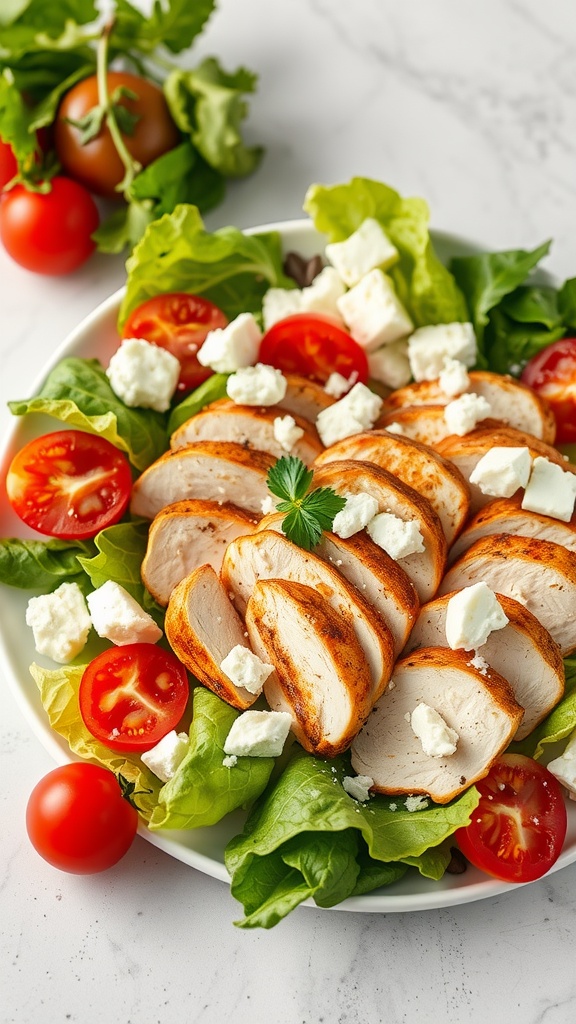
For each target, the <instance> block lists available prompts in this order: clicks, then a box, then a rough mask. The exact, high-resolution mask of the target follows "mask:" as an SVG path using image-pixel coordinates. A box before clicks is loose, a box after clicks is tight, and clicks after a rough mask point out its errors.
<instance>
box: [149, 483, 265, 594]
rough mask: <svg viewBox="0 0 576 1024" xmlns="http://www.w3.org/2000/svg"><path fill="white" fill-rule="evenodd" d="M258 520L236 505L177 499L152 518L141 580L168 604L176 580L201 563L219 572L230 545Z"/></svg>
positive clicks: (256, 523) (249, 530)
mask: <svg viewBox="0 0 576 1024" xmlns="http://www.w3.org/2000/svg"><path fill="white" fill-rule="evenodd" d="M257 525H258V519H257V518H255V517H254V516H253V515H251V514H250V513H249V512H245V511H244V510H243V509H241V508H238V507H237V506H236V505H231V504H226V505H219V504H218V503H217V502H215V501H195V500H194V499H190V500H188V501H176V502H174V504H173V505H167V506H166V508H163V509H162V511H161V512H159V513H158V515H157V516H155V518H154V519H153V521H152V525H151V527H150V532H149V534H148V545H147V548H146V554H145V556H144V560H143V562H142V570H141V572H142V579H143V581H144V584H145V586H146V587H147V588H148V590H149V591H150V593H151V594H152V596H153V597H154V598H155V599H156V601H158V604H161V605H167V604H168V600H169V598H170V594H171V593H172V591H173V590H174V587H175V586H176V584H177V583H180V580H183V579H184V577H185V576H188V574H189V573H191V572H192V571H193V570H194V569H198V568H199V567H200V566H201V565H206V564H208V565H211V566H212V568H213V569H215V570H216V572H220V567H221V565H222V558H223V557H224V551H225V550H226V546H227V544H229V543H230V541H231V540H234V539H235V538H236V537H241V536H242V534H244V533H252V532H253V531H254V530H255V529H256V526H257Z"/></svg>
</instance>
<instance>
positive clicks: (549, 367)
mask: <svg viewBox="0 0 576 1024" xmlns="http://www.w3.org/2000/svg"><path fill="white" fill-rule="evenodd" d="M522 381H523V383H524V384H528V386H529V387H531V388H532V389H533V390H534V391H536V392H537V394H539V395H541V396H542V398H545V399H546V401H547V402H549V403H550V406H551V408H552V412H553V413H554V416H555V419H556V425H557V433H556V441H557V443H558V444H571V443H573V442H575V441H576V338H561V339H560V341H555V342H553V344H552V345H548V347H547V348H544V349H542V351H541V352H538V353H537V355H535V356H533V358H532V359H531V360H530V362H529V363H528V364H527V365H526V367H525V368H524V372H523V373H522Z"/></svg>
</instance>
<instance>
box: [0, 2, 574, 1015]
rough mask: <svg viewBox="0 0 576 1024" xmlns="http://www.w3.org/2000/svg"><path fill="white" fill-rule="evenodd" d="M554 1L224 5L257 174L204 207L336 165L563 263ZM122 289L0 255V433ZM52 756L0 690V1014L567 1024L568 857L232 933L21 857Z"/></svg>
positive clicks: (567, 140) (97, 879) (129, 882)
mask: <svg viewBox="0 0 576 1024" xmlns="http://www.w3.org/2000/svg"><path fill="white" fill-rule="evenodd" d="M575 49H576V10H575V9H574V5H573V0H548V2H547V3H546V4H543V3H542V2H541V0H482V3H478V2H473V0H404V2H403V3H398V2H397V0H355V2H354V3H346V2H344V0H291V3H290V4H284V5H283V6H280V5H277V4H272V3H270V0H220V5H219V11H218V13H217V14H216V15H215V16H214V17H213V19H212V21H211V23H210V26H209V28H208V30H207V31H206V33H205V35H204V37H203V38H202V40H201V41H200V42H199V43H198V45H197V47H196V53H197V55H198V56H200V55H201V54H204V53H210V52H214V53H216V54H217V55H219V56H220V57H221V58H223V60H224V61H225V63H227V64H228V66H230V67H231V68H232V67H235V66H236V65H238V64H246V65H247V66H249V67H252V68H255V69H257V70H258V71H259V73H260V76H261V81H260V88H259V92H258V96H257V97H256V98H255V99H254V101H253V103H252V117H251V120H250V135H251V137H252V139H253V140H254V141H261V142H263V143H264V144H265V146H266V147H267V156H266V160H265V162H264V164H263V165H262V168H261V170H260V171H259V172H258V175H257V176H255V177H253V178H252V179H249V180H247V181H246V182H243V183H242V184H239V185H238V186H236V187H235V188H233V189H231V190H230V193H229V196H228V198H227V200H226V202H225V204H224V206H222V207H220V208H219V209H218V210H217V211H215V212H214V213H213V214H212V215H211V216H210V217H209V218H208V221H209V225H210V226H211V227H216V226H219V225H221V224H223V223H236V224H238V225H240V226H247V225H249V224H254V223H262V222H265V221H268V220H277V219H283V218H286V217H292V216H298V215H299V213H300V208H301V202H302V199H303V196H304V193H305V190H306V187H307V186H308V184H309V183H310V182H312V181H322V182H325V183H328V182H337V181H343V180H345V179H347V178H348V177H350V176H351V175H353V174H363V175H369V176H373V177H376V178H379V179H381V180H385V181H388V182H389V183H390V184H392V185H394V186H396V187H397V188H399V189H400V190H401V191H403V192H405V193H413V194H421V195H424V196H426V197H427V198H428V199H429V201H430V204H431V207H432V211H433V223H434V225H435V226H437V227H441V228H444V229H448V230H451V231H457V232H461V233H463V234H466V235H469V236H472V237H477V238H479V239H480V240H482V241H484V242H486V243H487V244H489V245H491V246H492V247H498V246H516V245H524V244H525V245H527V246H531V245H535V244H536V243H539V242H541V241H542V240H543V239H544V238H547V237H553V238H554V240H555V241H554V247H553V250H552V255H551V257H550V259H549V261H548V266H549V269H550V270H551V271H552V272H554V273H556V274H558V275H559V276H569V275H573V274H575V273H576V252H575V251H574V244H573V240H574V237H575V236H576V142H575V139H576V63H575V61H574V51H575ZM122 280H123V271H122V262H121V260H120V259H111V258H109V257H107V258H105V257H100V258H95V259H94V260H92V261H91V262H90V264H89V265H88V266H87V267H85V268H84V269H83V270H81V271H80V272H79V273H77V274H76V275H74V276H72V277H68V278H61V279H43V278H41V277H36V276H33V275H30V274H28V273H26V272H24V271H23V270H20V269H19V268H17V267H15V266H14V265H13V264H11V263H10V262H9V260H8V259H7V258H6V257H5V255H4V254H3V253H1V252H0V296H1V306H0V308H1V310H2V319H1V326H0V359H1V367H2V369H1V371H0V398H1V400H2V401H1V409H0V428H1V429H2V430H4V429H5V428H6V425H7V422H8V414H7V413H6V412H5V401H6V400H7V399H8V398H16V397H22V396H23V395H25V394H27V393H28V391H29V388H30V380H31V376H32V375H35V374H36V372H37V370H38V369H39V368H40V366H41V365H42V363H43V361H44V360H45V358H46V357H47V355H48V354H49V353H51V352H52V351H53V350H54V348H55V347H56V346H57V345H58V344H59V342H60V341H61V340H62V338H63V337H64V336H65V335H66V333H67V332H68V331H69V330H70V328H72V327H73V326H74V325H75V324H76V323H77V322H78V320H79V319H80V318H81V317H82V316H83V315H84V314H85V313H87V312H88V311H89V310H90V309H92V308H93V306H94V305H96V304H97V303H98V302H99V301H100V300H101V299H102V298H104V297H105V296H106V295H108V294H109V293H110V292H112V291H113V290H115V289H116V288H117V287H118V286H119V285H120V284H121V283H122ZM51 767H52V762H51V760H50V758H49V756H48V755H47V753H46V752H45V751H44V750H43V749H42V748H41V746H40V745H39V743H38V741H37V739H36V738H35V737H34V736H33V735H32V733H31V730H30V728H29V726H28V724H27V722H26V721H25V720H24V719H23V718H22V716H21V713H20V711H19V710H18V709H17V707H16V705H15V703H14V701H13V699H12V697H11V695H10V694H8V693H7V692H6V691H5V688H3V689H2V690H1V691H0V774H1V778H2V780H3V785H2V789H1V793H0V807H1V813H0V822H1V829H2V839H1V842H0V1024H12V1022H17V1024H56V1022H58V1024H61V1022H62V1024H64V1022H67V1021H71V1022H77V1024H78V1022H81V1024H92V1022H96V1021H100V1020H102V1021H106V1022H108V1021H114V1022H115V1024H156V1022H159V1024H172V1022H178V1024H179V1022H180V1021H183V1020H185V1021H186V1022H187V1024H221V1022H222V1021H224V1020H227V1019H232V1018H233V1019H234V1022H235V1024H244V1022H248V1021H260V1020H266V1021H270V1022H273V1024H323V1022H325V1021H326V1022H327V1021H331V1022H332V1024H372V1022H380V1021H386V1022H387V1024H396V1022H398V1024H400V1022H402V1024H404V1022H407V1024H412V1022H414V1024H416V1022H418V1024H439V1022H440V1021H458V1022H462V1021H469V1022H471V1024H480V1022H482V1024H484V1022H485V1021H486V1020H491V1021H493V1022H494V1024H501V1022H504V1021H506V1022H512V1024H515V1022H520V1021H521V1022H522V1024H568V1022H572V1021H574V1019H576V975H575V973H574V952H573V950H574V940H575V937H576V925H575V920H576V916H575V912H576V866H572V867H569V868H567V869H565V870H564V871H561V872H559V873H558V874H555V875H553V876H551V877H550V878H548V879H545V880H543V881H541V882H538V883H536V884H534V885H532V886H529V887H525V888H522V889H519V890H517V891H515V892H513V893H512V894H507V895H506V896H501V897H496V898H494V899H492V900H487V901H484V902H482V903H476V904H470V905H466V906H462V907H457V908H455V909H451V910H439V911H429V912H426V913H414V914H410V915H386V916H378V915H359V914H348V913H343V912H326V911H319V910H315V909H305V908H303V909H300V910H298V911H296V912H295V913H294V914H293V915H292V916H291V918H290V919H288V920H287V921H285V922H284V923H283V924H281V925H280V926H279V927H278V928H276V929H275V930H274V931H272V932H270V933H244V932H241V931H239V930H237V929H235V928H234V927H233V925H232V922H233V920H234V918H235V916H237V907H236V905H235V904H234V902H233V900H232V899H231V897H230V895H229V893H228V890H227V888H226V886H225V885H224V884H222V883H220V882H217V881H214V880H212V879H211V878H207V877H205V876H203V875H201V874H199V873H197V872H196V871H194V870H193V869H191V868H188V867H185V866H184V865H182V864H180V863H178V862H175V861H172V860H171V859H170V858H169V857H167V856H166V855H164V854H162V853H159V852H158V851H157V850H155V849H154V848H153V847H152V846H150V845H149V844H147V843H146V842H145V841H143V840H142V839H138V840H137V841H136V842H135V844H134V846H133V848H132V849H131V851H130V852H129V854H128V855H127V857H126V858H125V859H124V860H123V861H122V862H121V863H120V864H119V865H118V866H117V867H116V868H115V869H113V870H112V871H110V872H108V873H105V874H104V875H101V876H92V877H88V878H77V877H74V876H67V875H63V874H60V873H58V872H56V871H54V870H53V869H51V868H50V867H48V866H47V865H45V864H44V863H43V862H42V861H41V860H40V859H39V858H38V857H37V856H36V854H35V853H34V851H33V850H32V849H31V848H30V846H29V844H28V841H27V839H26V836H25V831H24V807H25V803H26V799H27V796H28V793H29V791H30V789H31V788H32V786H33V785H34V783H35V782H36V781H37V780H38V779H39V778H40V777H41V776H42V775H43V774H44V773H45V772H46V771H48V770H49V769H50V768H51Z"/></svg>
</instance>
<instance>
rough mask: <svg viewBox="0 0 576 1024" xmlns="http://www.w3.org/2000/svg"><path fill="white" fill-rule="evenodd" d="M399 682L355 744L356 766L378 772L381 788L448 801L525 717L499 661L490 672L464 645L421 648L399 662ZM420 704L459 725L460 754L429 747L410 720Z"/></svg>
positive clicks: (486, 765)
mask: <svg viewBox="0 0 576 1024" xmlns="http://www.w3.org/2000/svg"><path fill="white" fill-rule="evenodd" d="M393 683H394V685H392V683H391V684H390V685H389V686H388V688H387V689H386V692H385V693H384V694H383V695H382V697H381V698H380V700H379V701H378V703H377V704H376V706H375V708H374V710H373V711H372V713H371V715H370V717H369V718H368V721H367V722H366V725H365V726H364V728H363V729H362V730H361V731H360V732H359V733H358V735H357V737H356V739H355V740H354V742H353V744H352V765H353V767H354V770H355V771H356V772H357V773H358V774H359V775H368V776H370V778H372V779H374V786H373V787H372V788H373V789H375V790H376V791H377V792H379V793H390V794H399V795H400V794H401V795H412V794H420V793H422V794H426V795H427V796H429V797H430V798H431V799H432V800H433V801H434V802H435V803H439V804H446V803H448V802H449V801H450V800H453V799H454V797H456V796H458V794H459V793H462V792H463V790H465V789H467V788H468V787H469V786H471V785H472V784H473V783H474V782H476V781H477V780H478V779H482V778H484V776H485V775H487V774H488V772H489V771H490V767H491V765H492V764H493V762H494V761H495V759H496V758H497V757H498V755H499V754H500V753H501V752H502V751H503V750H504V749H505V747H507V745H508V743H509V742H510V740H511V739H512V737H513V735H514V733H515V732H516V729H517V728H518V725H519V723H520V721H521V720H522V708H521V707H520V706H519V705H518V704H517V703H516V700H515V699H514V695H513V693H512V690H511V688H510V686H509V685H508V683H507V682H506V680H505V679H503V678H502V677H501V676H499V675H498V674H497V673H496V672H494V671H493V670H492V669H490V670H488V671H487V672H486V674H485V675H482V674H481V673H480V672H479V671H478V670H477V669H475V668H474V666H473V665H471V664H470V655H469V654H466V653H465V652H464V651H451V650H446V649H444V648H438V647H425V648H423V649H422V650H419V651H415V652H414V653H413V654H411V655H409V656H408V657H407V658H403V659H402V660H401V661H399V662H397V664H396V666H395V668H394V679H393ZM419 704H426V705H428V707H431V708H433V709H434V710H435V711H437V712H438V714H440V715H441V717H442V718H443V719H444V721H445V723H446V725H447V726H448V727H449V728H450V729H453V730H454V731H455V732H456V734H457V746H456V751H455V752H454V753H453V754H450V755H448V756H443V757H436V756H430V755H429V754H425V753H424V750H423V748H422V744H421V741H420V740H419V739H418V738H417V736H416V735H415V733H414V732H413V730H412V726H411V721H410V719H411V715H412V713H413V712H414V710H415V709H416V708H417V707H418V705H419Z"/></svg>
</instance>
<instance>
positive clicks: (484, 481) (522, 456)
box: [470, 445, 532, 498]
mask: <svg viewBox="0 0 576 1024" xmlns="http://www.w3.org/2000/svg"><path fill="white" fill-rule="evenodd" d="M531 468H532V456H531V455H530V450H529V449H528V448H525V447H521V448H504V447H500V446H498V445H495V446H494V447H493V448H490V449H489V450H488V451H487V452H486V454H485V455H483V456H482V458H481V459H480V460H479V461H478V462H477V463H476V465H475V466H474V469H473V470H472V472H471V474H470V483H471V484H476V486H477V487H479V488H480V490H481V491H482V494H489V495H491V496H492V497H494V498H511V497H512V495H513V494H515V493H516V491H517V490H518V488H519V487H526V484H527V483H528V479H529V477H530V470H531Z"/></svg>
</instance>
